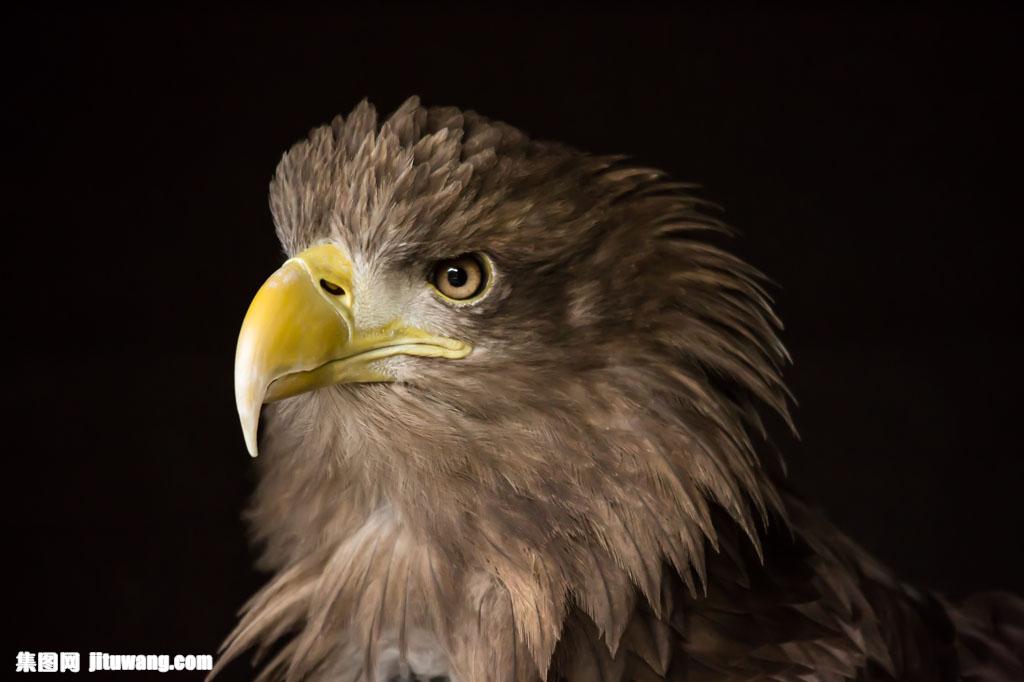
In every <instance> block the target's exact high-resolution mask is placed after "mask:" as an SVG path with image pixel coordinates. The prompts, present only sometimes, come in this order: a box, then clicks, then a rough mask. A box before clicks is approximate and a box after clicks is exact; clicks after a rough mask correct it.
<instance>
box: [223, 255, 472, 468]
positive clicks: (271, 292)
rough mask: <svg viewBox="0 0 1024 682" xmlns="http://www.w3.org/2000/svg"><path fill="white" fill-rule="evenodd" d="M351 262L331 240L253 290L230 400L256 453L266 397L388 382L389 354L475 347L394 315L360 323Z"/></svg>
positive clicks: (448, 353) (461, 353)
mask: <svg viewBox="0 0 1024 682" xmlns="http://www.w3.org/2000/svg"><path fill="white" fill-rule="evenodd" d="M354 294H355V292H354V291H353V277H352V263H351V261H349V259H348V258H347V257H346V255H345V254H344V252H343V251H342V250H341V249H339V248H338V247H337V246H334V245H333V244H324V245H321V246H315V247H313V248H311V249H308V250H306V251H303V252H302V253H300V254H299V255H298V256H296V257H294V258H292V259H290V260H288V261H287V262H286V263H285V264H284V265H283V266H281V269H280V270H278V271H277V272H275V273H274V274H273V275H271V276H270V279H268V280H267V281H266V282H265V283H264V284H263V286H262V287H260V290H259V291H258V292H256V297H255V298H253V300H252V303H251V304H250V305H249V312H248V313H246V315H245V321H243V322H242V330H241V332H239V334H238V348H237V350H236V351H235V402H236V404H237V406H238V416H239V419H240V420H241V422H242V433H243V434H244V436H245V445H246V447H247V448H248V449H249V454H250V455H252V456H253V457H255V456H256V455H257V454H258V446H257V438H256V436H257V430H258V428H259V419H260V408H261V407H262V405H263V404H264V403H268V402H273V401H275V400H281V399H282V398H288V397H291V396H294V395H298V394H299V393H305V392H306V391H312V390H315V389H318V388H322V387H324V386H330V385H332V384H340V383H352V382H379V381H392V380H393V378H392V377H390V376H388V375H387V374H385V373H384V372H383V371H382V370H381V369H379V368H375V367H374V365H373V363H374V361H376V360H380V359H382V358H386V357H390V356H392V355H417V356H422V357H435V358H462V357H465V356H466V355H468V354H469V352H470V351H471V350H472V347H471V346H470V345H469V344H467V343H465V342H463V341H457V340H455V339H449V338H444V337H440V336H434V335H432V334H429V333H427V332H424V331H422V330H419V329H416V328H413V327H407V326H404V325H402V324H401V323H399V321H397V320H396V321H393V322H389V323H388V324H386V325H384V326H381V327H376V328H373V329H368V330H362V329H360V328H359V326H358V325H357V323H356V320H355V318H354V315H353V303H354V301H353V296H354Z"/></svg>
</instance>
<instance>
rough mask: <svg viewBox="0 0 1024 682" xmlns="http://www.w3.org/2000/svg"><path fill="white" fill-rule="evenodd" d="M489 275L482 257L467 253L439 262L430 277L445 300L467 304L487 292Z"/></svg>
mask: <svg viewBox="0 0 1024 682" xmlns="http://www.w3.org/2000/svg"><path fill="white" fill-rule="evenodd" d="M489 274H490V273H489V269H488V267H487V265H486V261H485V260H484V258H483V257H482V256H480V255H478V254H475V253H467V254H463V255H461V256H457V257H455V258H446V259H444V260H441V261H438V262H437V264H436V265H435V266H434V269H433V272H432V273H431V275H430V283H431V284H433V285H434V288H435V289H437V291H438V292H439V293H440V294H441V295H442V296H444V297H445V298H447V299H450V300H452V301H458V302H460V303H466V302H469V301H471V300H473V299H475V298H478V297H479V296H481V295H482V294H483V293H484V291H486V289H487V281H488V279H489Z"/></svg>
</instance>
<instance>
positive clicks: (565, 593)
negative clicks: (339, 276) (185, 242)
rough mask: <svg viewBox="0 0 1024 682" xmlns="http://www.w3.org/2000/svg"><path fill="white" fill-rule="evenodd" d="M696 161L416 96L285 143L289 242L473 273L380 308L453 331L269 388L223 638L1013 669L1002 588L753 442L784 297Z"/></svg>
mask: <svg viewBox="0 0 1024 682" xmlns="http://www.w3.org/2000/svg"><path fill="white" fill-rule="evenodd" d="M691 190H692V186H690V185H687V184H683V183H678V182H674V181H672V180H670V179H669V178H667V177H666V176H665V175H664V174H663V173H661V172H659V171H657V170H654V169H650V168H643V167H639V166H636V165H633V164H630V163H629V162H628V161H627V160H625V159H624V158H623V157H617V156H597V157H595V156H589V155H586V154H582V153H579V152H577V151H575V150H573V149H570V148H568V147H565V146H562V145H559V144H556V143H548V142H538V141H534V140H531V139H530V138H528V137H527V136H526V135H525V134H524V133H522V132H520V131H518V130H516V129H514V128H512V127H510V126H508V125H505V124H502V123H498V122H494V121H490V120H488V119H486V118H484V117H482V116H479V115H477V114H475V113H473V112H463V111H459V110H457V109H454V108H431V109H427V108H424V107H422V106H420V104H419V102H418V100H416V99H415V98H413V99H410V100H409V101H407V102H406V103H405V104H403V105H402V106H401V107H400V108H399V109H398V110H397V111H396V112H395V113H394V114H393V115H391V116H390V117H389V118H387V120H385V121H383V122H380V121H379V120H378V116H377V112H376V110H375V109H374V108H373V107H372V106H371V105H369V104H368V103H367V102H363V103H361V104H359V105H358V106H357V107H356V108H355V110H353V111H352V113H351V114H349V115H348V116H347V117H341V116H339V117H337V118H336V119H335V120H334V121H333V122H332V123H331V124H330V125H329V126H324V127H321V128H317V129H315V130H313V131H312V132H311V133H310V135H309V137H308V138H307V139H306V140H303V141H302V142H300V143H298V144H297V145H295V146H294V147H293V148H292V149H291V150H290V151H289V152H288V153H286V154H285V155H284V157H283V159H282V160H281V163H280V165H279V167H278V170H277V173H276V175H275V177H274V180H273V182H272V184H271V191H270V204H271V210H272V213H273V215H274V221H275V224H276V228H277V234H278V237H279V238H280V241H281V243H282V245H283V247H284V249H285V251H286V253H288V254H289V255H293V254H295V253H298V252H300V251H302V250H304V249H306V248H308V247H309V246H311V245H313V244H317V243H320V242H324V241H331V242H334V243H337V244H339V245H340V246H342V247H343V248H344V249H345V250H346V251H347V252H348V253H349V254H350V255H351V256H352V260H353V263H354V264H355V268H356V275H357V279H358V280H359V281H361V282H374V283H376V284H378V285H380V286H385V287H386V286H393V287H394V286H406V287H412V286H414V285H415V286H420V285H421V284H422V279H421V278H422V277H423V273H424V272H426V271H427V270H428V269H429V266H430V264H431V263H432V262H434V261H436V260H437V259H439V258H444V257H451V256H455V255H459V254H462V253H466V252H472V251H482V252H486V253H487V254H488V256H489V257H490V258H491V259H492V260H493V262H494V265H495V273H494V276H495V281H494V285H493V289H492V291H491V293H490V294H489V295H488V296H487V297H486V298H485V299H484V300H482V301H481V302H480V303H478V304H475V305H473V306H469V307H464V308H462V309H459V310H455V309H454V308H451V307H445V306H443V305H441V304H438V302H437V301H435V300H433V299H429V297H427V299H425V300H424V302H421V303H410V304H409V305H407V306H406V309H404V312H405V313H406V314H408V315H410V316H413V317H414V318H415V319H416V320H418V321H419V322H421V323H423V324H424V325H426V326H428V327H429V328H430V329H433V330H435V331H436V332H437V333H442V334H448V335H453V336H457V337H458V338H466V339H468V340H470V341H471V342H472V344H473V345H474V352H473V353H472V354H471V355H470V356H469V357H467V358H465V359H463V360H459V361H457V362H445V361H435V360H430V359H424V358H416V359H413V361H408V362H407V361H402V360H399V359H396V360H394V362H392V363H391V364H390V365H388V368H389V371H392V372H394V374H395V376H396V378H397V379H398V380H397V382H396V383H393V384H387V385H384V384H370V385H358V386H352V385H343V386H333V387H329V388H326V389H321V390H319V391H317V392H315V393H309V394H303V395H299V396H296V397H294V398H290V399H288V400H285V401H282V402H280V403H276V404H274V405H271V406H269V407H268V408H266V417H265V423H266V434H265V438H264V443H263V445H262V447H261V450H262V451H263V453H264V455H263V456H262V457H261V458H260V460H259V461H258V465H259V467H260V469H261V472H260V473H261V479H260V484H259V488H258V491H257V494H256V496H255V499H254V502H253V505H252V508H251V509H250V511H249V521H250V523H251V525H252V528H253V530H254V536H255V540H256V541H257V542H258V543H260V545H261V546H262V547H263V558H262V566H263V567H264V568H266V569H269V570H272V571H274V572H275V577H274V578H272V579H271V580H270V582H269V583H268V584H267V585H266V586H265V587H264V588H263V589H262V590H261V591H260V592H259V593H258V594H257V595H255V596H254V597H253V598H252V600H250V602H249V603H248V604H247V605H246V607H245V608H244V609H243V613H242V616H241V620H240V622H239V624H238V626H237V628H236V629H235V631H234V632H233V633H232V634H231V635H230V637H229V638H228V640H227V642H226V643H225V646H224V648H223V654H222V656H221V658H220V661H219V662H218V669H219V668H220V667H222V666H223V665H225V664H226V663H227V662H229V661H230V660H232V659H233V658H235V657H237V656H239V655H240V654H242V653H243V652H245V651H246V650H249V649H255V650H256V653H257V658H258V659H260V660H264V658H265V657H266V656H267V655H268V654H269V652H270V651H272V650H273V651H275V652H276V653H275V655H274V656H273V657H271V658H270V659H269V660H268V661H267V662H266V663H265V664H264V665H263V668H262V673H261V674H262V678H261V679H283V680H341V681H343V682H355V681H356V680H370V681H377V680H382V681H383V680H387V681H391V680H412V679H417V680H427V679H430V680H452V681H453V682H454V681H459V682H475V681H477V680H481V681H487V682H504V681H507V682H538V681H539V680H563V681H565V682H589V681H595V682H598V681H599V682H619V681H625V680H636V681H655V680H686V681H692V680H722V679H727V680H778V681H786V680H822V681H831V680H891V679H900V680H943V679H960V678H961V669H962V670H963V671H964V672H963V675H965V676H967V677H965V679H967V678H969V679H978V680H1004V679H1019V677H1014V675H1017V674H1018V673H1019V672H1020V670H1021V667H1020V666H1021V660H1022V654H1021V641H1022V637H1021V632H1022V626H1021V623H1022V619H1021V613H1022V612H1024V608H1022V607H1021V603H1020V601H1015V600H1014V599H1013V598H1010V597H1006V598H1003V599H1001V600H997V599H995V598H991V599H990V600H988V601H974V602H970V603H968V604H967V605H965V606H964V607H963V608H962V609H958V608H957V607H954V606H952V605H949V604H946V603H943V602H940V601H939V600H937V598H935V597H933V596H930V595H927V594H922V593H918V592H916V591H913V590H911V589H909V588H906V587H904V586H902V585H901V584H900V583H898V582H897V581H896V580H895V579H894V578H893V577H892V576H891V575H890V574H889V573H888V572H887V571H886V570H885V569H884V568H882V567H880V566H878V565H877V564H876V563H874V562H873V560H871V559H870V557H868V556H867V555H866V554H865V553H864V552H862V551H861V550H859V549H858V548H857V547H856V546H854V545H853V544H852V543H850V542H849V541H848V540H847V539H846V538H845V537H844V536H842V534H840V533H839V532H837V531H836V530H835V529H834V528H832V527H831V526H829V525H828V524H827V523H826V522H825V521H824V520H822V518H821V517H820V516H819V515H818V514H816V513H814V512H812V511H810V510H809V509H808V508H807V507H805V506H804V505H803V504H802V503H800V502H798V501H797V500H796V499H795V498H793V497H792V496H790V495H789V494H787V493H786V492H785V489H784V487H783V485H782V483H781V467H780V463H779V462H778V461H776V460H774V459H763V458H762V456H761V455H760V454H759V450H760V449H762V448H761V447H760V440H761V439H763V437H764V433H765V428H764V425H763V423H762V413H765V414H775V415H778V416H779V417H781V419H782V420H783V421H784V422H785V423H786V424H788V425H789V426H790V428H794V427H793V422H792V419H791V417H790V414H789V405H790V402H791V397H790V395H789V393H788V391H787V389H786V387H785V385H784V383H783V381H782V378H781V370H782V368H783V366H784V365H785V364H786V363H787V362H788V361H789V356H788V354H787V352H786V350H785V348H784V347H783V345H782V343H781V342H780V340H779V338H778V331H779V329H780V328H781V323H780V321H779V320H778V318H777V317H776V315H775V313H774V312H773V311H772V308H771V305H772V303H771V299H770V297H769V294H768V292H767V282H766V280H765V278H764V277H763V276H762V275H761V274H760V273H759V272H758V271H757V270H756V269H755V268H753V267H751V266H750V265H748V264H746V263H744V262H743V261H742V260H740V259H738V258H736V257H735V256H732V255H730V254H729V253H727V252H726V251H724V250H723V249H721V248H719V247H718V246H715V245H713V244H712V243H711V241H710V240H709V239H707V238H708V237H709V236H710V235H715V234H729V233H730V230H729V228H728V227H727V226H725V225H724V224H723V223H722V222H721V221H719V220H718V219H717V218H715V217H714V215H713V214H712V213H711V211H710V210H709V209H710V207H709V206H708V205H707V204H706V203H705V202H702V201H701V200H699V199H697V198H694V197H693V196H692V194H691V193H690V192H691ZM403 283H404V284H403ZM417 283H419V284H417ZM431 306H433V307H431ZM794 430H795V428H794Z"/></svg>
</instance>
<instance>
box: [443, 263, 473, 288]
mask: <svg viewBox="0 0 1024 682" xmlns="http://www.w3.org/2000/svg"><path fill="white" fill-rule="evenodd" d="M468 281H469V273H467V272H466V271H465V270H464V269H462V268H458V267H454V266H453V267H450V268H448V284H451V285H452V286H453V287H461V286H465V285H466V282H468Z"/></svg>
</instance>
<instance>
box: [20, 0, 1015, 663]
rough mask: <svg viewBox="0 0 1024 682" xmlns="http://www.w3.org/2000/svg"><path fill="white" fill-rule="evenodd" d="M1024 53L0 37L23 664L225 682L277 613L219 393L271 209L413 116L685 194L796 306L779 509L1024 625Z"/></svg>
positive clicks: (870, 18) (535, 14)
mask: <svg viewBox="0 0 1024 682" xmlns="http://www.w3.org/2000/svg"><path fill="white" fill-rule="evenodd" d="M1020 19H1021V15H1020V14H1019V13H1018V14H1010V13H1008V11H1003V10H998V9H995V8H989V9H987V10H985V11H974V12H963V11H952V10H943V11H942V12H938V13H935V12H926V11H925V10H924V9H922V8H918V9H901V10H899V11H890V10H881V9H877V10H871V11H864V10H860V11H853V10H848V11H844V12H840V13H825V12H818V11H811V10H807V9H804V10H796V9H791V10H784V11H780V10H775V11H771V12H769V11H765V10H761V11H743V12H740V11H735V12H727V13H717V12H712V11H710V10H706V9H705V10H698V11H688V12H670V11H668V10H666V9H662V8H658V9H654V8H651V9H643V10H632V11H630V12H628V13H624V12H612V11H611V10H601V11H599V12H598V11H594V10H593V9H587V8H586V7H585V6H578V7H575V8H566V9H561V10H559V11H557V12H554V13H552V12H550V11H548V12H542V11H541V10H540V9H537V10H534V11H529V12H528V11H525V10H524V11H523V12H521V13H517V14H495V13H485V12H481V11H477V10H470V9H466V8H460V7H456V6H444V7H442V8H437V7H435V8H433V9H431V10H430V11H429V12H427V11H425V9H423V8H421V7H419V6H416V5H407V6H390V7H389V8H387V9H381V10H379V11H375V12H373V13H365V12H363V13H360V12H355V11H353V10H347V9H344V10H343V9H341V8H339V9H337V10H335V11H333V12H327V11H324V12H321V13H317V14H311V15H299V14H295V13H291V14H288V15H284V14H272V13H249V12H233V13H225V14H218V15H210V14H195V13H193V14H187V15H186V14H180V15H179V14H162V15H125V14H120V13H116V12H112V11H109V12H105V13H98V14H92V15H86V16H72V15H62V14H51V15H47V14H35V15H30V16H20V17H12V18H9V20H8V22H7V33H8V36H7V38H6V40H5V42H4V47H3V52H4V55H3V63H4V70H5V71H6V75H5V77H4V84H5V91H6V92H5V99H6V100H7V104H6V105H5V114H6V116H5V118H7V121H6V123H5V125H4V130H3V145H4V149H5V155H4V156H5V158H6V161H7V163H6V165H7V171H8V178H7V180H5V181H4V185H3V186H4V194H5V195H6V197H5V199H4V202H3V216H4V221H3V223H4V230H3V249H4V250H3V254H4V264H5V268H4V273H3V275H4V280H5V283H4V288H3V319H4V321H5V322H4V324H3V326H4V328H5V331H4V336H5V340H6V341H7V350H6V351H5V358H4V363H3V364H4V374H5V381H4V388H5V390H4V391H3V399H4V416H5V425H4V429H3V434H4V440H3V451H4V466H3V471H4V479H5V484H6V485H5V487H6V491H7V492H6V494H5V496H4V498H5V499H4V503H5V505H6V506H7V511H6V513H5V514H4V523H5V534H4V544H5V545H6V548H5V553H4V554H5V559H4V561H5V564H6V567H7V569H8V577H7V578H6V579H5V582H6V584H7V586H8V589H9V590H10V591H11V594H9V595H8V597H7V598H6V604H5V607H4V610H5V611H6V612H7V614H8V615H7V617H6V619H5V620H6V621H7V622H8V625H9V626H11V630H12V631H11V633H10V634H9V635H7V636H5V640H6V641H5V644H6V645H7V647H6V649H7V650H8V651H9V652H10V655H11V658H12V659H13V655H14V653H15V652H16V651H18V650H29V651H60V650H79V651H82V652H87V651H89V650H92V649H95V650H102V651H108V652H115V653H120V652H143V653H161V652H162V653H171V654H174V653H212V652H213V651H214V649H215V648H216V646H217V645H218V644H219V642H220V640H221V638H222V637H223V636H224V635H225V634H226V632H227V631H228V630H229V629H230V627H231V625H232V624H233V622H234V612H235V610H236V609H237V608H238V607H239V606H240V605H241V603H242V602H243V601H244V599H245V598H246V597H247V596H248V595H249V594H251V593H252V592H253V591H254V590H255V589H256V588H257V587H258V586H259V585H260V584H261V582H262V581H263V579H264V576H260V575H259V574H257V573H256V572H254V571H253V570H252V569H251V568H250V565H251V562H252V559H253V554H252V552H251V551H250V550H249V549H248V547H247V544H246V536H245V528H244V525H243V524H242V522H241V521H240V518H239V514H240V511H241V509H242V508H243V506H244V503H245V500H246V497H247V496H248V494H249V492H250V491H251V487H252V483H253V480H252V479H253V472H252V465H251V462H250V461H249V458H248V456H247V455H246V453H245V449H244V446H243V443H242V436H241V433H240V431H239V428H238V425H237V418H236V415H235V411H234V402H233V396H232V384H231V382H232V358H233V349H234V342H235V336H236V333H237V329H238V326H239V324H240V322H241V319H242V316H243V314H244V311H245V308H246V305H247V303H248V300H249V298H250V297H251V295H252V294H253V292H254V291H255V290H256V288H257V287H258V286H259V284H260V283H261V282H262V280H263V279H264V278H265V277H266V276H267V275H268V274H269V273H270V272H271V271H272V270H273V269H274V268H275V267H276V265H277V263H279V261H280V253H279V247H278V245H277V243H276V241H275V238H274V236H273V227H272V224H271V220H270V215H269V211H268V209H267V206H266V203H267V201H266V189H267V182H268V180H269V178H270V176H271V173H272V172H273V169H274V167H275V164H276V162H277V160H278V158H279V156H280V154H281V153H282V152H283V151H284V150H285V149H286V148H287V147H288V146H289V145H290V144H291V143H293V142H294V141H296V140H297V139H298V138H300V137H301V136H303V135H305V133H306V132H307V131H308V129H309V128H310V127H312V126H314V125H317V124H320V123H322V122H325V121H327V120H328V119H329V118H331V117H332V116H333V115H334V114H336V113H339V112H347V111H348V110H349V109H351V107H352V106H354V105H355V104H356V102H357V101H358V100H359V99H361V98H362V97H364V96H368V97H369V98H370V99H371V100H372V101H373V102H375V103H376V104H377V106H378V107H379V108H380V109H381V110H382V111H384V112H387V111H390V110H392V109H393V108H395V107H396V106H397V105H398V104H399V103H400V102H401V101H402V100H403V99H404V98H405V97H406V96H408V95H410V94H419V95H421V96H422V97H423V100H424V102H425V103H427V104H455V105H458V106H460V107H464V108H472V109H476V110H478V111H480V112H482V113H484V114H486V115H488V116H491V117H494V118H499V119H503V120H506V121H509V122H511V123H513V124H514V125H517V126H519V127H521V128H523V129H525V130H526V131H528V132H530V133H531V134H532V135H534V136H536V137H541V138H551V139H558V140H561V141H564V142H568V143H570V144H572V145H574V146H577V147H579V148H583V149H586V150H590V151H594V152H601V153H619V152H622V153H628V154H630V155H632V156H634V157H635V158H637V159H638V160H640V161H642V162H644V163H647V164H651V165H655V166H658V167H662V168H664V169H666V170H668V171H670V172H671V173H672V174H674V175H675V176H677V177H679V178H681V179H686V180H693V181H698V182H700V183H702V184H703V185H704V187H705V189H704V190H703V192H704V196H705V197H707V198H709V199H711V200H713V201H715V202H718V203H720V204H722V205H723V206H724V207H725V209H726V213H725V217H726V219H727V220H728V221H729V222H730V223H731V224H733V225H735V226H736V227H737V228H739V229H740V230H741V231H742V232H743V237H742V239H740V240H739V241H737V242H736V243H735V250H736V251H737V252H739V253H740V254H742V255H743V256H745V257H746V258H748V259H750V260H751V261H753V262H754V263H755V264H756V265H758V266H759V267H761V268H762V269H763V270H764V271H766V272H767V273H768V274H769V275H770V276H772V277H773V278H774V279H775V280H776V281H777V282H778V283H779V289H778V291H777V294H778V295H777V299H778V307H779V310H780V312H781V314H782V316H783V319H784V320H785V321H786V323H787V325H788V326H787V330H786V333H785V337H784V338H785V341H786V342H787V343H788V345H789V347H790V349H791V351H792V352H793V355H794V357H795V360H796V364H795V366H794V367H792V368H791V369H790V370H789V371H788V373H787V377H788V380H789V382H790V385H791V387H792V388H793V390H794V392H795V393H796V395H797V397H798V399H799V401H800V407H799V409H798V411H797V420H798V424H799V426H800V429H801V432H802V436H803V440H802V442H795V441H793V440H791V439H783V440H782V442H781V446H782V447H783V449H784V450H785V451H786V452H787V455H788V459H789V463H790V470H791V479H792V481H793V484H794V486H795V487H796V488H797V489H798V490H800V491H802V492H803V493H804V494H805V495H806V496H808V497H810V498H812V499H813V500H815V501H816V502H817V503H818V504H820V505H821V506H822V507H823V508H824V509H825V510H826V511H827V512H828V514H829V515H830V516H831V517H832V518H833V519H834V520H836V521H837V522H838V523H839V524H840V525H841V526H842V527H843V528H845V529H846V530H847V531H849V532H850V533H851V535H853V536H854V537H855V538H857V539H858V540H859V541H861V542H862V543H863V544H864V545H865V546H866V547H867V548H868V549H869V550H871V551H872V552H874V553H875V554H877V555H878V557H880V558H881V559H882V560H883V561H885V562H887V563H889V564H890V565H892V566H893V567H894V568H895V569H897V570H898V571H899V572H900V573H901V575H902V576H904V577H905V578H906V579H907V580H909V581H912V582H915V583H918V584H921V585H924V586H928V587H933V588H936V589H939V590H942V591H944V592H946V593H948V594H951V595H954V596H955V595H961V594H964V593H966V592H969V591H972V590H977V589H989V588H1007V589H1015V590H1018V591H1019V590H1022V589H1024V541H1022V538H1024V511H1022V506H1021V498H1022V493H1024V491H1022V489H1021V484H1022V482H1024V461H1022V457H1021V454H1022V453H1021V447H1020V422H1021V417H1020V385H1021V379H1022V372H1021V369H1022V363H1021V359H1020V348H1021V337H1020V332H1019V331H1018V329H1017V326H1018V323H1019V317H1020V307H1021V260H1020V255H1019V246H1020V241H1021V240H1020V239H1019V232H1020V227H1021V221H1020V210H1021V206H1020V198H1021V189H1020V187H1021V163H1022V157H1021V155H1020V152H1021V149H1022V146H1021V144H1020V142H1021V133H1020V127H1021V114H1022V111H1021V107H1020V104H1021V87H1022V86H1021V83H1022V79H1021V71H1020V68H1021V65H1022V59H1021V57H1022V50H1021V48H1020V47H1019V43H1020V35H1021V24H1022V22H1021V21H1020ZM9 661H10V659H9ZM10 662H11V663H13V661H10ZM86 664H87V663H86V661H85V660H83V666H84V665H86ZM5 665H6V664H5ZM230 672H231V675H233V676H234V677H237V678H239V679H243V678H245V677H246V676H247V673H246V672H245V668H244V666H237V665H236V666H234V667H233V668H232V669H231V671H230ZM188 677H189V678H190V679H191V677H192V676H188Z"/></svg>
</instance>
